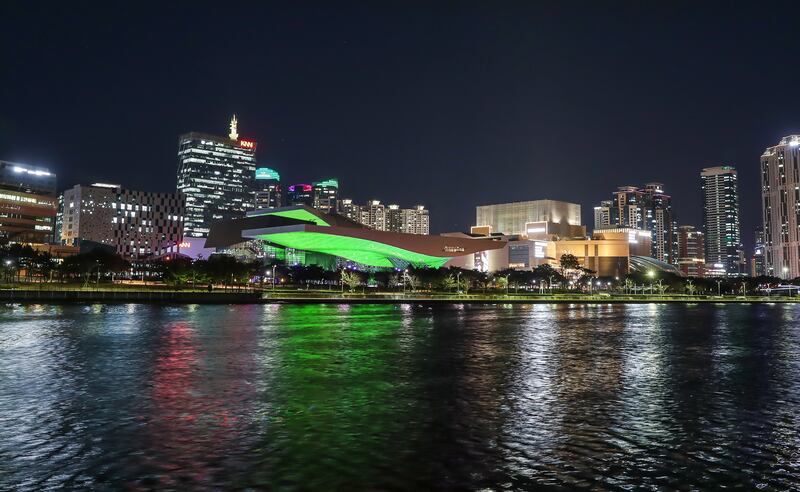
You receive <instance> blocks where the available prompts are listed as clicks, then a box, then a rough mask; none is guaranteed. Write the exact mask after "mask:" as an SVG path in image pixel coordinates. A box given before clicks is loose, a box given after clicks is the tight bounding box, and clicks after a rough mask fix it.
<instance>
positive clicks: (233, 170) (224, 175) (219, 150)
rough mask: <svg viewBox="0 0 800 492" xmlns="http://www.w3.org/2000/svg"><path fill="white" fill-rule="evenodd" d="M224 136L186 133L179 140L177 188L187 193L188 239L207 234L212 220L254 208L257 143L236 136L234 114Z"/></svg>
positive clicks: (186, 223)
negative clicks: (227, 133) (226, 134)
mask: <svg viewBox="0 0 800 492" xmlns="http://www.w3.org/2000/svg"><path fill="white" fill-rule="evenodd" d="M230 128H231V131H230V134H229V135H228V136H227V137H220V136H216V135H208V134H205V133H196V132H192V133H187V134H185V135H181V136H180V138H179V139H178V191H179V192H181V193H183V194H184V195H185V196H186V220H185V222H184V232H185V236H186V237H187V238H194V237H197V238H204V237H207V236H208V231H209V229H210V227H211V223H212V222H213V221H215V220H220V219H232V218H237V217H243V216H244V215H245V213H246V212H247V211H248V210H252V209H253V208H255V201H254V192H255V191H256V190H255V171H256V142H255V141H253V140H245V139H240V138H239V133H238V129H237V121H236V116H234V117H233V119H232V120H231V125H230Z"/></svg>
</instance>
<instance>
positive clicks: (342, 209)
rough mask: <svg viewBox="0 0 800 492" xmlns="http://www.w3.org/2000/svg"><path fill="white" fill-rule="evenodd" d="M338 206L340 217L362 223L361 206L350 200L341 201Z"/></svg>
mask: <svg viewBox="0 0 800 492" xmlns="http://www.w3.org/2000/svg"><path fill="white" fill-rule="evenodd" d="M337 205H338V206H337V208H338V213H339V215H342V216H344V217H347V218H348V219H350V220H352V221H355V222H358V223H361V205H358V204H356V203H353V200H351V199H350V198H345V199H342V200H339V202H338V203H337Z"/></svg>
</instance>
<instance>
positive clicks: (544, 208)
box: [473, 200, 586, 239]
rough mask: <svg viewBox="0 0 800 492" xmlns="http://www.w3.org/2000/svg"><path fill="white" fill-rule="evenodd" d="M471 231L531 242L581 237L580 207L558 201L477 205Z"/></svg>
mask: <svg viewBox="0 0 800 492" xmlns="http://www.w3.org/2000/svg"><path fill="white" fill-rule="evenodd" d="M473 229H475V230H481V231H489V232H490V233H496V234H505V235H523V236H526V237H528V238H531V239H554V238H575V237H585V236H586V228H585V227H584V226H583V225H581V206H580V205H578V204H577V203H568V202H562V201H558V200H533V201H527V202H514V203H501V204H496V205H481V206H479V207H476V209H475V227H474V228H473Z"/></svg>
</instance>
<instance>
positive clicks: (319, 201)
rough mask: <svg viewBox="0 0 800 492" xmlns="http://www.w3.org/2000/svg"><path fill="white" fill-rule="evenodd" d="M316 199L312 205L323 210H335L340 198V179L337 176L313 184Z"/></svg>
mask: <svg viewBox="0 0 800 492" xmlns="http://www.w3.org/2000/svg"><path fill="white" fill-rule="evenodd" d="M312 188H313V193H314V199H313V202H312V206H313V207H314V208H316V209H317V210H322V211H323V212H326V213H327V212H333V211H335V210H336V203H337V201H338V200H339V180H338V179H336V178H330V179H326V180H324V181H318V182H316V183H314V184H313V185H312Z"/></svg>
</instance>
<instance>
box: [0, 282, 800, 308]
mask: <svg viewBox="0 0 800 492" xmlns="http://www.w3.org/2000/svg"><path fill="white" fill-rule="evenodd" d="M0 302H44V303H47V302H79V303H81V302H109V303H117V302H135V303H142V302H165V303H177V304H182V303H185V304H251V303H263V304H330V303H333V304H405V303H416V304H453V303H455V304H552V303H591V304H608V303H621V304H632V303H654V302H655V303H799V302H800V297H799V296H777V295H773V296H753V295H748V296H734V295H722V296H716V295H684V294H653V295H649V294H635V295H634V294H621V293H619V294H616V293H601V294H585V293H553V294H531V293H524V294H515V293H509V294H505V293H498V292H488V293H482V292H480V293H469V294H456V293H442V292H413V293H412V292H405V293H403V292H374V291H373V292H370V291H369V290H368V291H366V292H341V291H335V290H304V289H286V288H281V289H277V290H274V291H273V290H269V289H235V288H230V289H226V288H223V287H218V288H214V289H212V290H211V291H209V290H207V289H171V288H168V287H165V286H127V287H123V288H121V287H120V286H100V287H97V288H93V287H83V288H81V287H75V286H73V287H69V286H62V287H56V286H53V285H47V284H45V287H44V288H36V287H35V286H33V285H30V286H28V285H26V286H23V287H20V286H16V288H4V289H0Z"/></svg>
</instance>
